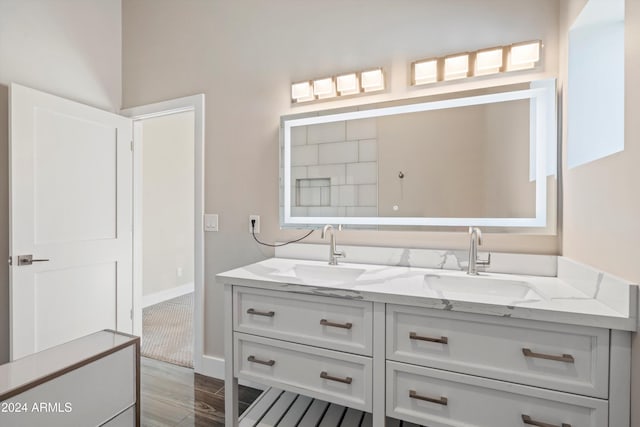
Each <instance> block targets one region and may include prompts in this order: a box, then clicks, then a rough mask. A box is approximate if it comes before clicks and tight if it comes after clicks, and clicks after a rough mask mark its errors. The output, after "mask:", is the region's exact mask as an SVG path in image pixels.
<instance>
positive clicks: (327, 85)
mask: <svg viewBox="0 0 640 427" xmlns="http://www.w3.org/2000/svg"><path fill="white" fill-rule="evenodd" d="M313 94H314V95H315V96H317V97H318V98H331V97H333V96H336V85H335V83H334V82H333V78H332V77H327V78H325V79H318V80H314V81H313Z"/></svg>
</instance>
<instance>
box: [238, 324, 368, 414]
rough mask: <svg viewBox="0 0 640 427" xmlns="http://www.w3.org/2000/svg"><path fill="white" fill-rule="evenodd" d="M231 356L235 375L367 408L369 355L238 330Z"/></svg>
mask: <svg viewBox="0 0 640 427" xmlns="http://www.w3.org/2000/svg"><path fill="white" fill-rule="evenodd" d="M234 358H235V363H234V371H235V372H234V373H235V375H236V376H237V377H238V378H244V379H248V380H252V381H256V382H258V383H262V384H267V385H271V386H275V387H278V388H282V389H284V390H289V391H293V392H296V393H300V394H304V395H306V396H310V397H314V398H318V399H321V400H326V401H329V402H333V403H338V404H341V405H345V406H349V407H352V408H355V409H361V410H363V411H371V399H372V391H371V390H372V373H373V372H372V363H371V358H368V357H363V356H356V355H353V354H346V353H340V352H336V351H331V350H324V349H320V348H314V347H309V346H305V345H300V344H293V343H289V342H284V341H277V340H272V339H269V338H262V337H257V336H253V335H246V334H240V333H236V334H234Z"/></svg>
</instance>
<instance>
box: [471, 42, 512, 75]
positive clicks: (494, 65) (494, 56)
mask: <svg viewBox="0 0 640 427" xmlns="http://www.w3.org/2000/svg"><path fill="white" fill-rule="evenodd" d="M504 52H505V50H504V48H502V47H494V48H490V49H482V50H479V51H477V52H476V61H475V70H474V72H473V75H474V76H484V75H487V74H495V73H499V72H500V71H504V68H503V65H504Z"/></svg>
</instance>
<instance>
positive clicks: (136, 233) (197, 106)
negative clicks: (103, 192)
mask: <svg viewBox="0 0 640 427" xmlns="http://www.w3.org/2000/svg"><path fill="white" fill-rule="evenodd" d="M204 108H205V96H204V94H198V95H192V96H185V97H182V98H176V99H171V100H167V101H162V102H156V103H153V104H147V105H141V106H138V107H133V108H127V109H123V110H121V111H120V114H121V115H123V116H125V117H129V118H130V119H132V120H133V141H132V144H133V331H134V332H133V333H134V334H135V335H138V336H142V179H141V178H142V146H141V142H142V122H141V121H142V120H145V119H150V118H154V117H161V116H167V115H171V114H177V113H183V112H189V111H192V112H193V113H194V192H195V194H194V196H195V197H194V246H195V247H194V256H195V260H194V261H195V263H194V319H193V325H194V331H193V367H194V370H195V371H196V372H202V370H203V368H204V367H203V354H204V228H203V226H202V224H203V218H204Z"/></svg>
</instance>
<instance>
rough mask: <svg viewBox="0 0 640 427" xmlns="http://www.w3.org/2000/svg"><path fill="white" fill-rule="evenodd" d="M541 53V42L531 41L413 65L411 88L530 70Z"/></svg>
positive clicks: (427, 60)
mask: <svg viewBox="0 0 640 427" xmlns="http://www.w3.org/2000/svg"><path fill="white" fill-rule="evenodd" d="M541 49H542V42H541V41H540V40H533V41H527V42H521V43H514V44H511V45H509V46H496V47H491V48H486V49H480V50H477V51H475V52H463V53H455V54H451V55H447V56H444V57H439V58H429V59H422V60H418V61H414V62H412V63H411V85H412V86H420V85H425V84H433V83H438V82H441V81H449V80H456V79H463V78H467V77H476V76H486V75H491V74H499V73H505V72H509V71H518V70H528V69H532V68H535V67H536V66H537V65H538V63H539V62H540V50H541Z"/></svg>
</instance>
